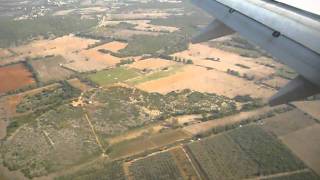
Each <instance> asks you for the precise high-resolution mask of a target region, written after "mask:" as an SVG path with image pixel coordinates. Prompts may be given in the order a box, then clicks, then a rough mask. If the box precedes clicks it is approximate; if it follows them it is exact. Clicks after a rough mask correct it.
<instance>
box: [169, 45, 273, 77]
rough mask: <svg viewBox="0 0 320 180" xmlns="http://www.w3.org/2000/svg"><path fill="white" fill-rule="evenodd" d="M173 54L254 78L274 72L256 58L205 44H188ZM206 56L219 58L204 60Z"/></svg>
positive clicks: (205, 65)
mask: <svg viewBox="0 0 320 180" xmlns="http://www.w3.org/2000/svg"><path fill="white" fill-rule="evenodd" d="M173 56H177V57H182V58H186V59H192V60H193V62H194V64H196V65H200V66H203V67H211V68H214V69H216V70H219V71H223V72H226V71H227V70H228V69H232V70H235V71H238V72H239V73H240V74H241V75H243V74H248V75H254V76H255V77H256V79H262V78H264V77H267V76H269V75H271V74H273V73H275V70H274V69H272V68H269V67H266V66H264V65H260V64H257V63H256V61H257V60H256V59H252V58H246V57H242V56H240V55H238V54H234V53H231V52H226V51H223V50H220V49H216V48H212V47H209V46H208V45H207V44H190V45H189V50H186V51H183V52H179V53H176V54H174V55H173ZM206 58H220V61H211V60H206ZM236 64H241V65H245V66H248V67H250V69H245V68H242V67H239V66H237V65H236Z"/></svg>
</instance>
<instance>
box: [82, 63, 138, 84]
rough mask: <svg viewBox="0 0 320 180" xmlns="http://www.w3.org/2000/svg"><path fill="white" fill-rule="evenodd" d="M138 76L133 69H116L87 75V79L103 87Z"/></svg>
mask: <svg viewBox="0 0 320 180" xmlns="http://www.w3.org/2000/svg"><path fill="white" fill-rule="evenodd" d="M139 75H140V74H139V73H138V72H137V71H136V70H134V69H127V68H125V67H118V68H115V69H110V70H104V71H99V72H97V73H94V74H91V75H89V76H88V77H89V78H90V79H91V80H92V81H93V82H95V83H97V84H99V85H100V86H105V85H110V84H113V83H118V82H123V81H125V80H128V79H131V78H134V77H137V76H139Z"/></svg>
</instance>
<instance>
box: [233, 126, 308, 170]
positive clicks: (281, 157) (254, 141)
mask: <svg viewBox="0 0 320 180" xmlns="http://www.w3.org/2000/svg"><path fill="white" fill-rule="evenodd" d="M228 135H230V137H231V138H232V139H233V141H234V142H235V143H237V144H238V145H239V146H240V147H241V149H242V150H243V151H244V152H245V153H246V154H247V156H249V157H250V158H251V159H253V160H254V161H255V162H256V163H257V166H258V168H259V171H258V172H259V174H263V175H266V174H274V173H280V172H286V171H294V170H299V169H303V168H305V165H304V164H303V163H302V162H301V161H300V160H299V159H297V158H296V157H295V156H294V155H293V154H292V153H291V151H290V150H289V149H288V148H287V147H286V146H285V145H283V144H282V143H281V142H280V141H279V140H278V139H277V138H276V137H274V136H272V135H270V134H268V133H267V132H265V131H264V130H263V129H262V128H260V127H258V126H247V127H243V128H240V129H236V130H234V131H231V132H230V133H229V134H228Z"/></svg>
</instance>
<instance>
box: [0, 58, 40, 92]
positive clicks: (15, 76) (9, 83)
mask: <svg viewBox="0 0 320 180" xmlns="http://www.w3.org/2000/svg"><path fill="white" fill-rule="evenodd" d="M0 82H1V83H0V94H1V93H5V92H8V91H11V90H15V89H19V88H22V87H25V86H27V85H30V84H33V83H34V82H35V81H34V79H33V77H32V74H31V72H30V71H29V70H28V69H27V68H26V67H25V65H23V64H14V65H9V66H5V67H0Z"/></svg>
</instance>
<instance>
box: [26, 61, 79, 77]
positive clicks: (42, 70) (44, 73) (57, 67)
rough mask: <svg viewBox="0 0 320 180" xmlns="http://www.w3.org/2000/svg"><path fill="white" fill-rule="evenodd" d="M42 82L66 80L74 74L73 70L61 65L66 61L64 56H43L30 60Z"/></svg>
mask: <svg viewBox="0 0 320 180" xmlns="http://www.w3.org/2000/svg"><path fill="white" fill-rule="evenodd" d="M29 63H30V65H31V66H32V68H33V69H34V71H35V73H36V77H37V79H38V80H39V81H41V82H48V81H57V80H64V79H66V78H68V77H69V76H70V75H72V74H73V72H72V71H70V70H67V69H65V68H63V67H61V65H62V64H64V63H66V60H65V59H64V58H63V57H62V56H54V57H49V58H43V59H42V58H41V59H36V60H32V61H30V62H29Z"/></svg>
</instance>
